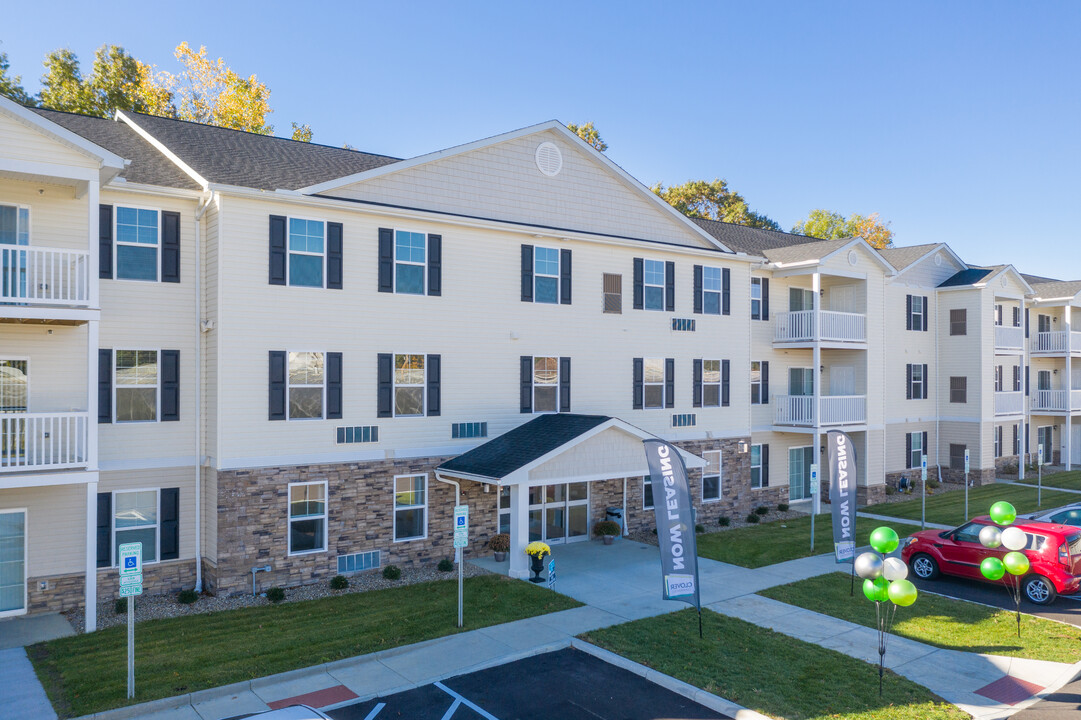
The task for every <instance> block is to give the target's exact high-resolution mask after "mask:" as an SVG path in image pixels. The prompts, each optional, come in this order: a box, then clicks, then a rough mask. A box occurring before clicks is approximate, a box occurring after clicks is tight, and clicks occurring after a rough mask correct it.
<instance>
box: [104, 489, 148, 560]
mask: <svg viewBox="0 0 1081 720" xmlns="http://www.w3.org/2000/svg"><path fill="white" fill-rule="evenodd" d="M113 507H114V508H115V511H114V513H113V564H114V565H119V564H120V546H121V545H123V544H125V543H133V542H140V543H142V544H143V562H144V563H148V562H157V559H158V491H157V490H135V491H132V492H118V493H114V494H113Z"/></svg>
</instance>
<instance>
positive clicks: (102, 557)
mask: <svg viewBox="0 0 1081 720" xmlns="http://www.w3.org/2000/svg"><path fill="white" fill-rule="evenodd" d="M112 536H113V494H112V493H107V492H103V493H98V553H97V554H98V563H97V564H98V567H99V568H100V567H110V566H111V565H112V564H113V553H112V544H113V543H112V539H113V537H112Z"/></svg>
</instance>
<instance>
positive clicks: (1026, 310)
mask: <svg viewBox="0 0 1081 720" xmlns="http://www.w3.org/2000/svg"><path fill="white" fill-rule="evenodd" d="M1025 337H1026V338H1027V337H1028V308H1025Z"/></svg>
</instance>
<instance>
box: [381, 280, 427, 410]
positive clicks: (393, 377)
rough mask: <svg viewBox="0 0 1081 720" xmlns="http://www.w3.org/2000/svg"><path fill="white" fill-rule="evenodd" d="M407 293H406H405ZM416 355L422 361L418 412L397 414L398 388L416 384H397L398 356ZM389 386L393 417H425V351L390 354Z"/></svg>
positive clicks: (412, 386) (413, 386)
mask: <svg viewBox="0 0 1081 720" xmlns="http://www.w3.org/2000/svg"><path fill="white" fill-rule="evenodd" d="M407 294H408V293H407ZM403 355H404V356H407V357H408V356H409V355H417V356H419V357H420V358H421V359H422V361H423V363H424V380H422V381H421V383H420V413H419V414H417V415H399V414H398V388H399V387H403V388H415V387H417V385H399V384H398V367H397V366H398V358H399V357H400V356H403ZM390 387H391V395H390V402H391V407H392V409H393V411H394V417H403V418H406V417H427V415H428V356H427V355H426V354H425V353H419V352H396V353H394V354H392V355H391V356H390Z"/></svg>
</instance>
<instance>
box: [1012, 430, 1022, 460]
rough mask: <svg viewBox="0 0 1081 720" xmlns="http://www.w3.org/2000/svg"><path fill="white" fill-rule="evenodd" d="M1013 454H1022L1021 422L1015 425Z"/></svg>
mask: <svg viewBox="0 0 1081 720" xmlns="http://www.w3.org/2000/svg"><path fill="white" fill-rule="evenodd" d="M1013 454H1014V455H1020V454H1021V424H1020V423H1018V424H1017V425H1014V426H1013Z"/></svg>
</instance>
